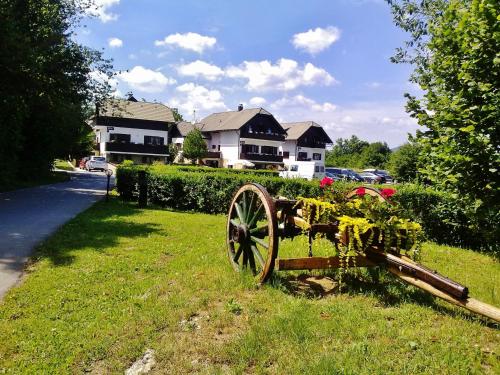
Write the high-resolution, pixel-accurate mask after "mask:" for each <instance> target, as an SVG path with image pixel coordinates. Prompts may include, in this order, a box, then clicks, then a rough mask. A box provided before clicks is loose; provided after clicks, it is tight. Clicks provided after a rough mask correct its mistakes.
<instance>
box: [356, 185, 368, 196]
mask: <svg viewBox="0 0 500 375" xmlns="http://www.w3.org/2000/svg"><path fill="white" fill-rule="evenodd" d="M365 194H366V190H365V188H364V187H359V188H357V189H356V195H359V196H361V197H362V196H363V195H365Z"/></svg>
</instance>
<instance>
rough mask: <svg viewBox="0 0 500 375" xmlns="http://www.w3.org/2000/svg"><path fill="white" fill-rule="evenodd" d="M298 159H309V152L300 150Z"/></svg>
mask: <svg viewBox="0 0 500 375" xmlns="http://www.w3.org/2000/svg"><path fill="white" fill-rule="evenodd" d="M297 160H302V161H304V160H307V152H299V157H298V158H297Z"/></svg>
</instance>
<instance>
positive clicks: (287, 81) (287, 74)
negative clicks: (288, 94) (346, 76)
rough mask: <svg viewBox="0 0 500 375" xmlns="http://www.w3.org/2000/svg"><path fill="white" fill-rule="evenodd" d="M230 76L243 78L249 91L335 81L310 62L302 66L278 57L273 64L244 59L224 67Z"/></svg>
mask: <svg viewBox="0 0 500 375" xmlns="http://www.w3.org/2000/svg"><path fill="white" fill-rule="evenodd" d="M226 75H227V76H228V77H230V78H244V79H246V80H247V85H246V88H247V90H249V91H270V90H294V89H296V88H297V87H299V86H312V85H320V84H321V85H331V84H333V83H336V80H335V78H333V77H332V76H331V75H330V74H329V73H328V72H327V71H326V70H324V69H321V68H318V67H316V66H314V65H313V64H311V63H307V64H305V65H304V66H303V67H302V68H301V67H299V64H298V63H297V61H295V60H290V59H284V58H282V59H279V60H278V61H277V63H276V64H275V65H273V64H272V63H271V62H269V61H268V60H263V61H244V62H243V63H242V64H240V65H239V66H230V67H228V68H227V69H226Z"/></svg>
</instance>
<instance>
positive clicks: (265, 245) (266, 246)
mask: <svg viewBox="0 0 500 375" xmlns="http://www.w3.org/2000/svg"><path fill="white" fill-rule="evenodd" d="M250 239H251V240H252V241H253V242H255V243H257V244H259V245H260V246H262V247H264V248H266V249H269V245H268V244H267V243H266V242H265V241H262V240H261V239H260V238H257V237H255V236H250Z"/></svg>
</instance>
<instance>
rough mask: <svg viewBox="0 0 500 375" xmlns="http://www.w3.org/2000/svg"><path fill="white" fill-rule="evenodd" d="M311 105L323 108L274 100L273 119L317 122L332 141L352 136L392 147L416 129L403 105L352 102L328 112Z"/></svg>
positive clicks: (297, 100) (294, 99) (293, 100)
mask: <svg viewBox="0 0 500 375" xmlns="http://www.w3.org/2000/svg"><path fill="white" fill-rule="evenodd" d="M297 97H298V98H297ZM311 101H312V102H311ZM285 104H286V105H285ZM314 104H316V105H320V106H322V107H323V108H326V106H324V103H323V104H320V103H316V102H314V100H312V99H309V98H303V97H301V96H300V95H297V96H295V97H292V98H287V101H283V100H282V99H280V100H278V101H276V102H275V103H273V104H272V107H271V109H272V110H273V114H274V115H275V117H279V118H282V119H283V121H284V122H292V121H304V120H311V121H316V122H317V123H319V124H321V125H323V127H324V128H325V130H326V131H327V133H328V134H329V135H330V138H331V139H332V140H335V139H336V138H340V137H342V138H346V137H347V138H348V137H350V136H351V135H353V134H355V135H357V136H358V137H359V138H361V139H364V140H367V141H369V142H375V141H385V142H387V143H388V144H389V146H390V147H395V146H399V145H401V144H403V143H405V142H406V141H407V135H408V133H411V134H415V131H416V130H417V129H418V128H419V126H418V125H417V123H416V121H415V119H412V118H411V117H410V116H409V115H408V114H407V113H406V112H405V109H404V103H403V102H387V101H384V102H364V103H354V104H351V105H349V106H341V105H338V106H336V108H335V110H330V111H322V110H320V109H321V108H319V107H316V106H315V105H314Z"/></svg>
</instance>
